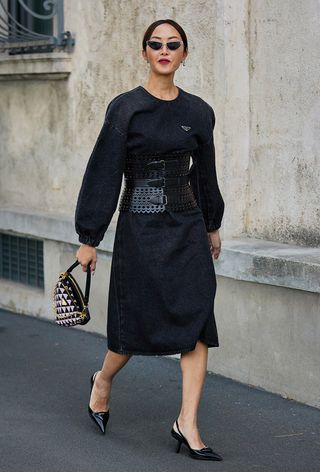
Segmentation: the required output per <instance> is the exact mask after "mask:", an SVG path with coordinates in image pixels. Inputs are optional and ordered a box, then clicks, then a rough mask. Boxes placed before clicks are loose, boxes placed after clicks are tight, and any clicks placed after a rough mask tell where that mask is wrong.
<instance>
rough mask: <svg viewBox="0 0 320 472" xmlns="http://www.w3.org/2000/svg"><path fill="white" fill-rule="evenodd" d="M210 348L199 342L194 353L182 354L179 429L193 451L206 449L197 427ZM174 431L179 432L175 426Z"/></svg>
mask: <svg viewBox="0 0 320 472" xmlns="http://www.w3.org/2000/svg"><path fill="white" fill-rule="evenodd" d="M207 361H208V346H207V344H205V343H204V342H202V341H198V342H197V344H196V347H195V349H194V350H193V351H190V352H186V353H181V357H180V366H181V371H182V404H181V410H180V414H179V416H178V423H179V428H180V430H181V432H182V434H183V435H184V436H185V437H186V439H187V440H188V442H189V444H190V447H191V448H192V449H201V448H202V447H205V446H206V444H204V443H203V442H202V440H201V438H200V434H199V431H198V426H197V414H198V407H199V403H200V396H201V391H202V387H203V383H204V380H205V376H206V373H207ZM173 427H174V430H175V431H177V432H178V430H177V428H176V426H175V425H174V426H173Z"/></svg>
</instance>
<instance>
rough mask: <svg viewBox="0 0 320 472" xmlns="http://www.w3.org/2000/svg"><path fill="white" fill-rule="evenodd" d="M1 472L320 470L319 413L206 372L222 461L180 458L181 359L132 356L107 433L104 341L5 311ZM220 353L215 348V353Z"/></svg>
mask: <svg viewBox="0 0 320 472" xmlns="http://www.w3.org/2000/svg"><path fill="white" fill-rule="evenodd" d="M0 346H1V348H0V349H1V350H0V355H1V373H0V376H1V377H0V385H1V386H0V401H1V413H0V425H1V426H0V448H1V449H0V470H1V472H13V471H14V472H109V471H110V472H111V471H112V472H180V471H181V472H189V471H190V472H191V471H192V472H194V471H211V470H215V471H221V472H225V471H226V472H229V471H232V472H249V471H268V472H278V471H279V472H318V471H319V470H320V411H319V410H318V409H315V408H311V407H308V406H305V405H302V404H299V403H296V402H293V401H289V400H285V399H283V398H281V397H279V396H277V395H273V394H270V393H267V392H264V391H261V390H257V389H254V388H250V387H247V386H245V385H242V384H239V383H237V382H234V381H232V380H228V379H225V378H223V377H220V376H217V375H213V374H210V375H209V374H208V375H207V378H206V381H205V385H204V389H203V393H202V398H201V403H200V409H199V421H198V424H199V429H200V431H201V436H202V439H203V441H204V442H205V443H206V444H207V445H209V446H211V447H212V448H213V449H214V450H216V451H217V452H219V453H220V454H221V455H222V456H223V458H224V460H223V461H222V462H207V461H203V462H202V461H196V460H194V459H192V458H191V457H189V455H188V454H187V449H186V447H185V446H184V445H183V446H182V447H181V451H180V454H176V453H175V447H176V441H175V440H174V439H173V438H172V437H171V435H170V430H171V426H172V423H173V421H174V419H175V417H176V415H177V414H178V410H179V405H180V395H181V372H180V366H179V362H178V360H176V359H172V358H171V359H170V358H165V357H161V356H159V357H156V356H150V357H149V356H133V357H132V358H131V359H130V361H129V362H128V364H126V366H125V367H124V368H123V369H122V370H121V371H120V372H119V373H118V375H117V377H116V378H115V380H114V383H113V390H112V399H111V406H110V419H109V422H108V425H107V432H106V434H105V436H103V435H102V434H101V433H100V432H99V430H98V428H97V427H96V426H95V425H94V423H93V422H92V420H91V419H90V418H89V416H88V413H87V402H88V396H89V390H90V376H91V374H92V373H93V372H95V371H96V370H98V369H99V368H100V366H101V362H102V360H103V358H104V354H105V351H106V340H105V338H103V337H101V336H98V335H92V334H88V333H85V332H83V331H79V330H78V329H77V328H76V327H75V328H61V327H58V326H56V325H55V324H54V323H51V322H48V321H44V320H39V319H36V318H33V317H29V316H23V315H16V314H13V313H9V312H6V311H3V310H0ZM217 349H219V348H217Z"/></svg>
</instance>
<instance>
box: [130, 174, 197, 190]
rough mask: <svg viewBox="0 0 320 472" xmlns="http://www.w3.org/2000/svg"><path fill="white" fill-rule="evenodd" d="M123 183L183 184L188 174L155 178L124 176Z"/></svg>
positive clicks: (146, 185) (145, 185)
mask: <svg viewBox="0 0 320 472" xmlns="http://www.w3.org/2000/svg"><path fill="white" fill-rule="evenodd" d="M124 181H125V184H126V185H127V186H128V187H129V186H135V187H166V186H167V185H183V184H188V182H189V174H188V175H180V176H177V177H158V178H155V179H136V178H130V177H125V179H124Z"/></svg>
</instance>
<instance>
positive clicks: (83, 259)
mask: <svg viewBox="0 0 320 472" xmlns="http://www.w3.org/2000/svg"><path fill="white" fill-rule="evenodd" d="M76 258H77V259H78V261H79V262H80V264H81V267H82V270H83V272H86V271H87V266H88V264H89V263H90V270H91V273H92V275H94V271H95V270H96V264H97V250H96V248H95V247H93V246H89V245H88V244H82V245H81V246H80V247H79V249H78V251H77V253H76Z"/></svg>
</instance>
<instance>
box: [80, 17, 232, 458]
mask: <svg viewBox="0 0 320 472" xmlns="http://www.w3.org/2000/svg"><path fill="white" fill-rule="evenodd" d="M187 54H188V43H187V38H186V35H185V32H184V30H183V29H182V28H181V26H180V25H179V24H177V23H176V22H175V21H173V20H169V19H166V20H159V21H156V22H154V23H152V24H151V25H150V26H149V28H148V29H147V30H146V32H145V35H144V38H143V50H142V55H143V58H144V60H146V62H147V63H148V64H149V68H150V69H149V78H148V81H147V83H146V84H145V85H144V86H142V85H139V86H137V87H135V88H133V89H132V90H129V91H127V92H124V93H121V94H119V95H117V96H116V97H114V98H113V99H112V100H111V102H110V103H109V105H108V107H107V111H106V115H105V119H104V123H103V126H102V129H101V131H100V134H99V136H98V138H97V141H96V144H95V146H94V149H93V151H92V154H91V156H90V159H89V162H88V164H87V168H86V171H85V174H84V177H83V181H82V186H81V189H80V192H79V196H78V202H77V208H76V214H75V227H76V231H77V233H78V235H79V241H80V242H81V243H82V245H81V246H80V248H79V249H78V251H77V259H78V261H79V262H80V263H81V266H82V270H83V271H85V270H86V267H87V264H90V269H91V271H92V272H94V270H95V268H96V262H97V255H96V249H95V248H96V246H98V245H99V243H100V241H101V240H102V239H103V236H104V234H105V231H106V230H107V228H108V225H109V223H110V221H111V218H112V215H113V214H114V212H115V210H116V207H117V202H118V198H119V193H120V190H121V184H122V177H123V174H124V177H125V187H124V190H123V193H122V195H121V199H120V205H119V211H120V212H119V217H118V220H117V226H116V234H115V240H114V248H113V256H112V265H111V276H110V287H109V294H108V296H109V298H108V324H107V340H108V352H107V354H106V356H105V359H104V362H103V365H102V367H101V370H100V371H98V372H96V373H95V374H94V375H93V376H92V377H91V397H90V401H89V405H88V410H89V415H90V417H91V418H92V419H93V420H94V421H95V422H96V423H97V425H98V426H99V427H100V429H101V431H102V432H103V433H104V432H105V427H106V424H107V421H108V419H109V404H110V396H111V385H112V380H113V378H114V376H115V375H116V373H117V372H118V371H119V370H120V369H121V368H122V367H123V366H124V365H125V364H126V363H127V362H128V360H129V359H130V357H131V356H132V355H134V354H136V355H168V354H175V353H181V358H180V365H181V369H182V376H183V393H182V406H181V410H180V413H179V416H178V418H177V419H176V421H175V422H174V423H173V425H172V430H171V434H172V436H173V437H174V438H175V439H176V440H177V441H178V444H177V446H178V447H177V452H179V450H180V447H181V444H182V443H184V444H185V445H186V446H187V447H188V451H189V453H190V455H191V456H192V457H193V458H196V459H205V460H222V457H221V456H220V455H219V454H217V453H215V452H214V451H213V450H212V449H211V448H210V447H207V446H206V445H205V444H204V443H203V441H202V440H201V437H200V434H199V431H198V427H197V412H198V406H199V401H200V395H201V390H202V387H203V383H204V379H205V375H206V371H207V357H208V347H217V346H219V343H218V335H217V329H216V323H215V317H214V311H213V306H214V297H215V292H216V277H215V270H214V265H213V261H212V255H213V257H214V258H215V259H217V258H218V257H219V253H220V249H221V241H220V236H219V228H220V226H221V220H222V216H223V213H224V201H223V199H222V196H221V194H220V191H219V187H218V183H217V176H216V168H215V155H214V141H213V128H214V124H215V115H214V111H213V109H212V107H211V106H210V105H209V104H208V103H206V102H205V101H204V100H203V99H201V98H200V97H198V96H197V95H193V94H191V93H188V92H186V91H184V90H183V89H181V88H180V87H177V86H175V85H174V83H173V78H174V74H175V72H176V70H177V69H178V68H179V67H180V64H181V63H183V65H185V62H184V61H185V59H186V57H187ZM191 157H192V166H191V169H190V166H189V164H191V161H190V158H191Z"/></svg>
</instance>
